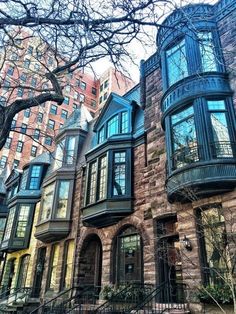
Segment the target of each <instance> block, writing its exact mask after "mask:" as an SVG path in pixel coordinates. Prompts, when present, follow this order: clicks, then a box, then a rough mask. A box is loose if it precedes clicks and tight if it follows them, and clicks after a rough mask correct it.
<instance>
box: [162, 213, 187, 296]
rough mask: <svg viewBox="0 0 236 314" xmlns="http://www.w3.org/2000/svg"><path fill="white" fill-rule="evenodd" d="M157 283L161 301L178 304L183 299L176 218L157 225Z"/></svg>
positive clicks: (167, 219)
mask: <svg viewBox="0 0 236 314" xmlns="http://www.w3.org/2000/svg"><path fill="white" fill-rule="evenodd" d="M157 237H158V241H157V265H158V282H159V284H160V285H162V287H164V288H163V289H162V291H163V293H162V296H161V299H162V300H161V301H163V302H180V301H181V300H182V298H183V284H182V262H181V256H180V242H179V235H178V232H177V221H176V217H175V216H174V217H169V218H166V219H163V220H162V221H159V222H158V225H157Z"/></svg>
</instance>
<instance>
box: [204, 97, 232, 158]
mask: <svg viewBox="0 0 236 314" xmlns="http://www.w3.org/2000/svg"><path fill="white" fill-rule="evenodd" d="M207 106H208V111H209V116H210V121H211V130H212V138H213V142H212V144H211V149H212V155H213V157H215V158H219V157H233V151H232V147H231V141H230V136H229V130H228V125H227V118H226V108H225V102H224V101H223V100H208V101H207Z"/></svg>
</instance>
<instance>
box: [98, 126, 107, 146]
mask: <svg viewBox="0 0 236 314" xmlns="http://www.w3.org/2000/svg"><path fill="white" fill-rule="evenodd" d="M104 140H105V129H104V126H103V127H102V128H101V129H100V130H99V132H98V144H100V143H102V142H104Z"/></svg>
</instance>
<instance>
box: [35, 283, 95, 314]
mask: <svg viewBox="0 0 236 314" xmlns="http://www.w3.org/2000/svg"><path fill="white" fill-rule="evenodd" d="M100 289H101V287H98V286H93V285H85V286H80V287H72V288H70V289H67V290H65V291H63V292H61V293H59V294H58V295H57V296H55V297H54V298H52V299H50V300H48V301H46V302H44V303H43V304H41V305H40V306H38V307H37V308H35V309H34V310H33V311H31V312H30V314H33V313H34V314H36V313H40V314H41V313H48V314H49V313H50V314H62V313H63V314H64V313H70V312H71V311H72V310H73V309H75V308H77V307H79V306H81V305H82V304H95V303H96V300H97V299H98V297H99V292H100Z"/></svg>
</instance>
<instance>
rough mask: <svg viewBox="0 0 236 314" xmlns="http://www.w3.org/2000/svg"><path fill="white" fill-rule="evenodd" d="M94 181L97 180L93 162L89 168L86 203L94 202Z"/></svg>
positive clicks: (95, 166) (95, 164) (95, 165)
mask: <svg viewBox="0 0 236 314" xmlns="http://www.w3.org/2000/svg"><path fill="white" fill-rule="evenodd" d="M96 179H97V163H96V162H93V163H92V164H90V167H89V177H88V194H87V200H88V201H87V203H88V204H90V203H94V202H95V193H96Z"/></svg>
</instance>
